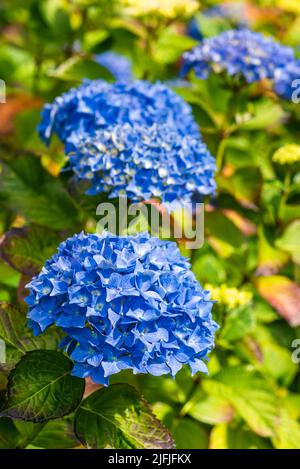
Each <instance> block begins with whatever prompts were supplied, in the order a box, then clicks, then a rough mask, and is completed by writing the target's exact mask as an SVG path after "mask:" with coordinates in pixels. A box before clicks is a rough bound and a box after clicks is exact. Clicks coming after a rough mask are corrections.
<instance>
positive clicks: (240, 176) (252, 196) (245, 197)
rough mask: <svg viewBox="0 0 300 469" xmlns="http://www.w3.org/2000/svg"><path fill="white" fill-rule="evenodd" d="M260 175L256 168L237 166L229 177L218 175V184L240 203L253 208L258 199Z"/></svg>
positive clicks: (260, 184)
mask: <svg viewBox="0 0 300 469" xmlns="http://www.w3.org/2000/svg"><path fill="white" fill-rule="evenodd" d="M262 182H263V181H262V175H261V172H260V170H259V169H258V168H255V167H252V166H248V167H243V168H239V169H238V170H237V171H236V172H235V173H234V174H233V175H232V176H231V177H230V178H227V177H224V176H219V177H218V184H219V186H220V187H221V188H222V189H224V190H226V191H227V192H229V193H230V194H232V195H233V196H234V197H235V198H236V199H237V200H238V201H239V202H240V204H241V205H243V206H245V207H247V208H254V207H255V203H256V202H257V201H258V198H259V195H260V191H261V187H262Z"/></svg>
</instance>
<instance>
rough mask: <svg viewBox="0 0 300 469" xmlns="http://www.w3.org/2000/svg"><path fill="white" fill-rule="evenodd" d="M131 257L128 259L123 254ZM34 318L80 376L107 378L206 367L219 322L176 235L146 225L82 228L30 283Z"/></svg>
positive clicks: (29, 299)
mask: <svg viewBox="0 0 300 469" xmlns="http://www.w3.org/2000/svg"><path fill="white" fill-rule="evenodd" d="M124 259H126V262H124ZM27 287H28V288H29V289H30V295H29V296H28V297H27V298H26V301H27V303H28V304H29V313H28V318H29V325H30V326H31V328H32V329H33V331H34V333H35V334H39V333H41V332H43V331H44V330H45V329H47V327H49V326H51V325H52V324H56V325H57V326H59V327H60V328H61V329H62V330H63V331H64V332H65V333H66V335H67V336H66V337H65V339H64V340H63V342H62V344H61V347H62V348H64V349H65V351H66V352H67V353H68V354H69V355H70V357H71V358H72V359H73V361H74V369H73V372H72V373H73V374H74V375H75V376H80V377H87V376H90V377H91V378H92V379H93V381H95V382H96V383H101V384H104V385H107V384H108V382H109V377H110V376H111V375H113V374H115V373H118V372H119V371H120V370H123V369H132V370H133V372H134V373H150V374H152V375H155V376H159V375H162V374H167V373H170V374H171V375H172V376H174V375H175V374H176V373H177V372H178V371H179V370H180V369H181V368H182V366H183V365H184V364H188V365H189V366H190V368H191V370H192V373H193V374H194V373H196V372H197V371H204V372H206V366H205V363H204V360H205V359H207V355H208V353H209V352H210V351H211V350H212V348H213V346H214V333H215V331H216V329H217V327H218V326H217V324H216V323H215V322H214V321H213V320H212V316H211V309H212V305H213V302H212V301H211V300H210V293H209V292H208V291H205V290H203V289H202V287H201V286H200V285H199V283H198V282H197V280H196V278H195V276H194V274H193V273H192V272H191V271H190V264H189V262H188V261H187V260H186V259H185V258H183V257H182V256H181V254H180V252H179V249H178V248H177V246H176V244H175V243H171V242H166V241H162V240H159V239H157V238H151V237H150V236H149V235H148V233H139V234H138V235H136V236H115V235H112V234H110V233H104V234H102V235H97V234H90V235H85V234H84V233H81V234H79V235H75V236H73V237H71V238H69V239H67V240H66V241H64V242H63V243H62V244H61V245H60V246H59V248H58V252H57V254H55V255H54V256H53V257H52V258H51V259H49V260H48V261H47V262H46V263H45V266H44V267H43V269H42V270H41V272H40V274H39V275H38V276H36V277H34V278H33V279H32V281H31V282H30V283H29V284H28V285H27Z"/></svg>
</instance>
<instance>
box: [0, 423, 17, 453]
mask: <svg viewBox="0 0 300 469" xmlns="http://www.w3.org/2000/svg"><path fill="white" fill-rule="evenodd" d="M18 439H19V433H18V430H17V429H16V427H15V425H14V422H13V421H12V420H11V419H9V418H6V417H3V418H0V449H15V448H16V447H17V444H18Z"/></svg>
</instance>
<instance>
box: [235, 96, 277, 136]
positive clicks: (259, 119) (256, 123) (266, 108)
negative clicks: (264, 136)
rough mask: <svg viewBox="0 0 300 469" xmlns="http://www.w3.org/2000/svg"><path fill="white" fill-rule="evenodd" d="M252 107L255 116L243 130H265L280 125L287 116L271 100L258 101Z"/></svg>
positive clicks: (245, 124) (243, 125)
mask: <svg viewBox="0 0 300 469" xmlns="http://www.w3.org/2000/svg"><path fill="white" fill-rule="evenodd" d="M252 106H253V110H252V115H253V116H252V117H251V118H250V119H249V120H247V121H246V122H245V123H244V124H242V125H241V128H242V129H243V130H265V129H266V128H267V127H274V126H276V125H278V124H280V123H281V122H282V120H283V118H284V116H285V112H284V110H283V109H282V106H280V104H277V103H274V102H272V101H271V100H269V99H268V100H261V101H258V102H256V103H255V104H252ZM250 112H251V110H250Z"/></svg>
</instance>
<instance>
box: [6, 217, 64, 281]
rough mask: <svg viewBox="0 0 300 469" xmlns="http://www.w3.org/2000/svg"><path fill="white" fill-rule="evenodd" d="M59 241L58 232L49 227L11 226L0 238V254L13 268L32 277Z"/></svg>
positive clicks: (54, 249)
mask: <svg viewBox="0 0 300 469" xmlns="http://www.w3.org/2000/svg"><path fill="white" fill-rule="evenodd" d="M59 242H60V237H59V235H58V233H56V232H55V231H52V230H50V229H49V228H44V227H42V226H35V225H32V226H30V227H24V228H12V229H11V230H9V231H7V232H6V233H5V234H4V235H3V236H2V238H1V239H0V256H1V257H2V259H3V260H5V262H7V263H8V264H9V265H10V266H11V267H12V268H13V269H15V270H17V271H18V272H21V273H22V274H24V275H28V276H31V277H32V276H33V275H35V274H37V273H38V272H39V271H40V269H41V268H42V267H43V265H44V263H45V261H46V260H47V259H48V258H49V257H51V256H52V255H53V254H54V253H55V251H56V248H57V246H58V244H59Z"/></svg>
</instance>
